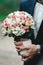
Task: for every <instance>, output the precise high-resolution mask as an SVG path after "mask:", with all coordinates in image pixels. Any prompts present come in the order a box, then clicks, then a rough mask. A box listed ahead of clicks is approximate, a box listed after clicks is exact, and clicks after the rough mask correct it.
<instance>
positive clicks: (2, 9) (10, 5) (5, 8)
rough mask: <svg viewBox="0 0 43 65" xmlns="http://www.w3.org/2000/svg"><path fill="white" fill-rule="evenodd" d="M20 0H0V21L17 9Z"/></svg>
mask: <svg viewBox="0 0 43 65" xmlns="http://www.w3.org/2000/svg"><path fill="white" fill-rule="evenodd" d="M19 4H20V0H0V21H3V20H4V19H5V18H6V16H7V15H8V14H9V13H11V12H14V11H16V10H19Z"/></svg>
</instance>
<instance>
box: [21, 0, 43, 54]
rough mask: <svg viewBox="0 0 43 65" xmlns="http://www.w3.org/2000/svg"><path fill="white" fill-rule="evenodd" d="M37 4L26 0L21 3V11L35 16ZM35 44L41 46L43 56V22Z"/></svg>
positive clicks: (34, 0) (31, 0)
mask: <svg viewBox="0 0 43 65" xmlns="http://www.w3.org/2000/svg"><path fill="white" fill-rule="evenodd" d="M35 4H36V0H24V1H22V2H21V3H20V11H26V12H28V13H30V14H31V15H32V16H33V13H34V7H35ZM33 43H35V44H39V45H40V46H41V54H43V21H42V24H41V26H40V29H39V31H38V35H37V37H36V39H35V40H34V42H33Z"/></svg>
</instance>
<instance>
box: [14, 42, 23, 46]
mask: <svg viewBox="0 0 43 65" xmlns="http://www.w3.org/2000/svg"><path fill="white" fill-rule="evenodd" d="M15 45H16V46H21V45H23V43H22V42H18V43H15Z"/></svg>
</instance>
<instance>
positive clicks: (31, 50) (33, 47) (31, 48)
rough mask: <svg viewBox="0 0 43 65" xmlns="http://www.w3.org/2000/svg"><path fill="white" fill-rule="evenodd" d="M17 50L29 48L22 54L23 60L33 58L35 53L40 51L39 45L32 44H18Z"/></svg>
mask: <svg viewBox="0 0 43 65" xmlns="http://www.w3.org/2000/svg"><path fill="white" fill-rule="evenodd" d="M16 48H17V51H21V50H27V51H26V53H25V54H22V55H21V56H22V59H21V60H22V61H27V60H29V59H32V58H33V57H34V55H36V54H37V53H38V48H37V45H35V44H31V45H29V46H23V45H18V46H17V45H16Z"/></svg>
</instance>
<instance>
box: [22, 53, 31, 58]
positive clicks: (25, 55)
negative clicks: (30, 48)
mask: <svg viewBox="0 0 43 65" xmlns="http://www.w3.org/2000/svg"><path fill="white" fill-rule="evenodd" d="M22 56H23V57H29V56H30V55H29V53H25V54H22Z"/></svg>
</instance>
